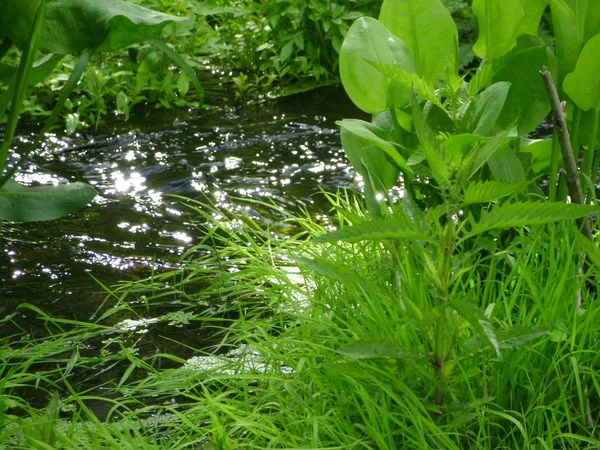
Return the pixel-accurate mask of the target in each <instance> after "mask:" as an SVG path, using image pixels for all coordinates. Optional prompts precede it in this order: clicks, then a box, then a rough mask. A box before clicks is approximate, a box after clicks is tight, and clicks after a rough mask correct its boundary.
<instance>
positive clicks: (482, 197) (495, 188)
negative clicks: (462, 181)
mask: <svg viewBox="0 0 600 450" xmlns="http://www.w3.org/2000/svg"><path fill="white" fill-rule="evenodd" d="M523 188H525V184H523V183H502V182H499V181H480V182H477V183H470V184H468V185H467V186H466V187H465V189H464V192H463V195H464V198H463V203H464V204H465V205H469V204H475V203H487V202H492V201H495V200H499V199H501V198H503V197H506V196H508V195H512V194H514V193H516V192H519V191H521V190H522V189H523Z"/></svg>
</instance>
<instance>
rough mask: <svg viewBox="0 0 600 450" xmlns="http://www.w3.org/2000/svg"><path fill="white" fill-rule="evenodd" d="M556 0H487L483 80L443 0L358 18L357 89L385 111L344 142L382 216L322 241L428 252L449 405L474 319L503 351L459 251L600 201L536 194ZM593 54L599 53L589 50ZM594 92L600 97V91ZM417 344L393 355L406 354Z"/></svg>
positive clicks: (402, 3)
mask: <svg viewBox="0 0 600 450" xmlns="http://www.w3.org/2000/svg"><path fill="white" fill-rule="evenodd" d="M546 4H547V2H546V1H543V0H540V1H538V2H522V1H521V0H513V1H511V2H500V1H496V0H475V1H474V4H473V7H474V10H475V13H476V14H477V17H478V20H479V38H478V40H477V42H476V43H475V46H474V51H475V53H476V54H477V55H478V56H479V57H481V58H482V59H483V62H482V65H481V66H480V67H479V69H478V71H477V72H476V73H475V74H474V76H473V77H471V79H470V80H469V81H466V78H465V77H464V76H463V77H461V76H460V75H459V73H458V69H457V48H458V32H457V29H456V27H455V24H454V22H453V20H452V18H451V16H450V14H449V13H448V11H447V9H446V8H445V7H444V5H443V4H442V3H441V1H440V0H427V1H426V2H425V3H424V2H423V1H419V2H417V1H416V0H385V1H384V2H383V5H382V8H381V14H380V16H379V20H375V19H371V18H360V19H358V20H357V21H356V22H355V23H354V25H353V26H352V27H351V29H350V30H349V32H348V34H347V36H346V39H345V40H344V43H343V44H342V47H341V52H340V72H341V77H342V82H343V84H344V87H345V89H346V92H347V93H348V95H349V96H350V98H351V99H352V100H353V101H354V103H355V104H356V105H357V106H359V107H360V108H361V109H363V110H364V111H365V112H367V113H371V114H373V120H372V121H371V122H370V123H369V122H365V121H360V120H353V119H346V120H343V121H341V122H339V125H340V127H341V128H342V130H341V140H342V145H343V147H344V150H345V152H346V154H347V155H348V159H349V160H350V162H351V164H352V165H353V167H354V169H355V170H356V172H358V173H359V174H360V175H361V177H362V179H363V182H364V188H365V198H366V204H367V208H368V210H369V213H370V215H371V217H372V219H371V220H370V221H368V222H365V223H361V224H357V225H354V226H351V227H346V228H344V229H341V230H338V231H335V232H332V233H329V234H326V235H325V236H323V237H322V238H321V240H322V241H323V240H324V241H331V242H338V241H341V242H357V241H363V240H374V241H377V242H382V241H383V242H388V244H386V245H387V246H388V248H389V251H390V252H391V253H392V255H394V256H395V258H396V264H398V267H400V266H401V265H402V263H403V258H404V256H403V255H404V254H405V252H411V253H414V254H415V255H416V258H415V260H416V261H417V264H419V265H418V267H416V268H414V273H415V274H419V276H423V277H425V279H426V280H427V283H428V284H429V286H430V289H429V296H428V299H427V300H426V301H423V302H421V303H420V304H418V305H414V304H413V305H412V306H411V308H414V309H416V310H418V314H417V318H418V321H419V327H420V328H421V329H423V330H424V339H425V340H426V341H429V340H430V342H429V343H426V344H425V348H429V349H431V350H430V352H428V353H426V354H424V355H420V356H421V357H426V358H428V359H429V361H430V364H431V367H432V368H433V370H434V372H435V377H436V380H437V382H436V389H435V394H434V402H435V404H437V405H438V406H441V405H442V404H443V402H444V398H445V395H446V392H447V386H448V380H449V376H450V374H451V373H452V370H453V367H455V365H456V360H455V358H456V354H457V353H456V352H457V351H458V352H459V350H457V349H458V348H459V347H460V346H461V345H463V344H464V341H463V340H462V339H461V337H464V330H465V323H467V324H468V326H469V327H470V330H471V333H470V334H473V335H478V336H479V337H480V343H483V342H485V345H487V346H488V347H489V348H492V349H493V350H494V351H495V352H496V354H498V355H499V354H500V350H501V344H500V340H499V337H498V333H497V332H496V331H495V330H494V327H493V326H492V325H491V323H490V322H489V320H488V318H487V317H486V316H485V314H484V312H483V311H482V310H480V309H478V305H477V304H473V303H470V302H468V301H464V300H463V299H462V297H463V296H462V295H461V292H460V288H459V286H460V285H461V284H462V282H461V274H462V273H463V271H464V270H466V269H465V268H464V267H462V266H461V265H460V263H458V262H457V258H458V255H459V254H461V253H462V252H464V251H465V249H467V248H469V245H472V244H470V242H473V241H476V240H479V241H481V238H484V236H485V234H487V233H488V232H490V231H492V230H501V229H510V228H518V227H523V226H526V225H539V224H545V223H550V222H556V221H563V220H574V219H578V218H582V217H587V216H589V215H591V214H595V213H597V212H599V211H600V207H598V206H588V205H573V204H571V205H567V204H563V203H552V202H548V203H546V202H542V201H534V200H532V197H531V196H530V194H528V193H527V192H526V190H525V189H526V188H527V187H529V190H530V191H531V190H532V189H534V192H535V190H537V192H539V188H537V189H536V186H535V185H532V184H530V183H531V181H530V180H531V179H532V178H533V177H532V175H533V176H535V174H532V173H531V168H532V166H533V165H532V159H533V158H536V156H538V157H539V155H535V154H534V155H527V157H524V156H525V155H523V154H522V153H521V152H520V150H521V149H520V144H521V143H522V142H527V141H524V140H523V136H525V135H526V134H527V133H529V132H530V131H532V130H533V129H534V128H536V127H537V126H538V124H539V123H540V122H541V121H542V120H543V119H544V118H545V117H546V115H547V113H548V111H549V109H550V107H549V102H548V99H547V98H546V92H545V89H544V85H543V83H542V79H541V77H540V75H539V71H540V70H541V69H542V67H544V66H551V67H552V66H554V65H555V64H554V56H553V55H552V54H551V52H550V50H549V49H548V48H547V46H546V44H545V43H544V42H543V41H541V40H540V39H539V38H537V37H535V36H534V35H535V34H537V28H538V25H539V22H540V19H541V15H542V13H543V11H544V9H545V7H546ZM498 17H502V18H503V20H502V21H499V20H498ZM589 45H591V46H593V45H595V43H594V41H593V40H591V41H590V44H589ZM590 51H591V48H590ZM590 54H591V53H590ZM582 55H583V56H584V57H587V58H588V59H589V58H590V56H589V55H588V54H587V52H586V53H582ZM559 67H560V66H559ZM577 68H580V69H581V70H582V71H583V72H584V73H586V76H587V78H584V79H581V80H578V81H580V82H588V83H590V84H592V85H593V84H594V82H593V80H592V79H591V73H593V72H592V71H591V69H592V67H591V65H590V64H587V66H584V64H583V63H582V64H581V65H579V66H577ZM569 77H579V78H582V75H579V74H578V72H577V70H576V72H574V74H571V75H569V76H568V77H567V79H566V84H565V87H566V88H570V87H573V86H575V83H576V82H575V81H573V82H570V80H571V78H569ZM582 96H584V97H585V98H586V100H587V101H588V102H591V103H590V104H589V105H588V106H589V107H591V104H592V103H593V102H594V98H595V95H594V93H593V92H590V91H589V90H588V91H584V92H583V93H582ZM546 157H547V155H546ZM533 162H534V163H537V161H536V160H535V159H534V161H533ZM399 180H402V181H403V182H404V187H405V194H404V198H403V199H401V200H400V201H398V202H397V204H393V203H391V202H389V201H388V191H389V189H390V188H391V187H393V186H395V185H396V184H397V183H398V181H399ZM503 198H504V199H506V198H508V200H507V201H502V200H501V199H503ZM303 262H304V263H305V264H307V265H308V266H309V267H312V268H313V269H315V270H319V271H320V273H322V274H324V275H327V274H329V276H331V274H334V275H333V276H334V277H335V276H337V277H338V278H339V276H338V275H335V274H338V273H339V271H336V270H333V269H328V270H325V269H324V267H325V266H324V264H325V263H324V262H323V261H320V260H312V261H308V260H304V261H303ZM332 270H333V272H332ZM397 270H399V269H397ZM348 280H349V279H346V280H345V282H348ZM398 289H399V292H398V294H397V295H398V296H399V297H400V298H401V299H402V301H403V302H406V303H408V302H410V299H411V298H416V297H417V293H416V292H412V291H411V290H410V288H408V289H406V288H404V287H401V286H399V287H398ZM407 307H408V306H407ZM515 332H516V333H517V334H518V335H519V336H520V338H523V339H522V340H520V338H519V339H518V341H519V343H524V342H526V341H527V340H529V339H534V338H537V337H539V336H540V334H541V333H543V332H542V331H541V330H539V329H536V328H532V329H530V330H516V331H515ZM507 333H508V334H509V335H511V333H512V332H511V330H507ZM406 350H407V349H394V350H393V351H392V353H393V354H395V355H398V356H397V357H398V358H400V359H401V358H402V357H403V355H404V354H405V353H406ZM362 351H363V353H361V354H362V356H361V357H364V356H365V354H364V351H366V350H365V348H363V349H362ZM459 353H460V352H459ZM379 356H381V355H378V354H373V357H379Z"/></svg>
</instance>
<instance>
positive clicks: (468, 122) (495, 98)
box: [460, 82, 510, 136]
mask: <svg viewBox="0 0 600 450" xmlns="http://www.w3.org/2000/svg"><path fill="white" fill-rule="evenodd" d="M509 89H510V83H507V82H498V83H495V84H493V85H491V86H490V87H489V88H487V89H486V90H485V91H483V92H482V93H480V94H479V95H477V96H476V97H475V98H474V99H473V100H472V101H471V104H470V105H469V108H468V109H467V112H466V113H465V115H464V116H463V119H462V121H461V122H460V128H461V132H462V133H472V134H478V135H481V136H487V135H488V134H489V133H490V132H491V131H492V128H493V126H494V124H495V123H496V120H498V117H499V116H500V112H501V111H502V107H503V106H504V102H505V101H506V96H507V95H508V90H509Z"/></svg>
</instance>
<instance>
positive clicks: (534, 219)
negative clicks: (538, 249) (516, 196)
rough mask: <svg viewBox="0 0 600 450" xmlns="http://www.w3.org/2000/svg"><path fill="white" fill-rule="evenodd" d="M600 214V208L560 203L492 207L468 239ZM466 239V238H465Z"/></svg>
mask: <svg viewBox="0 0 600 450" xmlns="http://www.w3.org/2000/svg"><path fill="white" fill-rule="evenodd" d="M598 212H600V206H592V205H575V204H566V203H560V202H545V203H543V202H525V203H522V202H518V203H510V204H508V203H506V204H503V205H497V206H494V207H492V208H491V209H490V210H489V211H485V212H484V213H483V214H482V215H481V219H480V220H479V222H477V223H476V224H475V225H473V228H472V229H471V231H470V232H469V233H467V237H469V236H474V235H476V234H479V233H483V232H485V231H489V230H493V229H498V228H515V227H523V226H526V225H542V224H545V223H551V222H558V221H562V220H575V219H579V218H582V217H587V216H590V215H592V214H597V213H598ZM465 239H466V238H465Z"/></svg>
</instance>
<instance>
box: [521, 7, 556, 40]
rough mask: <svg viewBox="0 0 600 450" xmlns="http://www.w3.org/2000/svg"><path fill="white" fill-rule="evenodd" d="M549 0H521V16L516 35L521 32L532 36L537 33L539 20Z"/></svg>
mask: <svg viewBox="0 0 600 450" xmlns="http://www.w3.org/2000/svg"><path fill="white" fill-rule="evenodd" d="M548 1H549V0H523V1H521V6H522V7H523V13H524V15H523V18H522V19H521V21H520V22H519V25H518V26H517V33H516V35H517V37H519V36H520V35H522V34H530V35H532V36H537V35H538V29H539V27H540V20H541V19H542V14H544V10H545V9H546V6H548Z"/></svg>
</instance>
